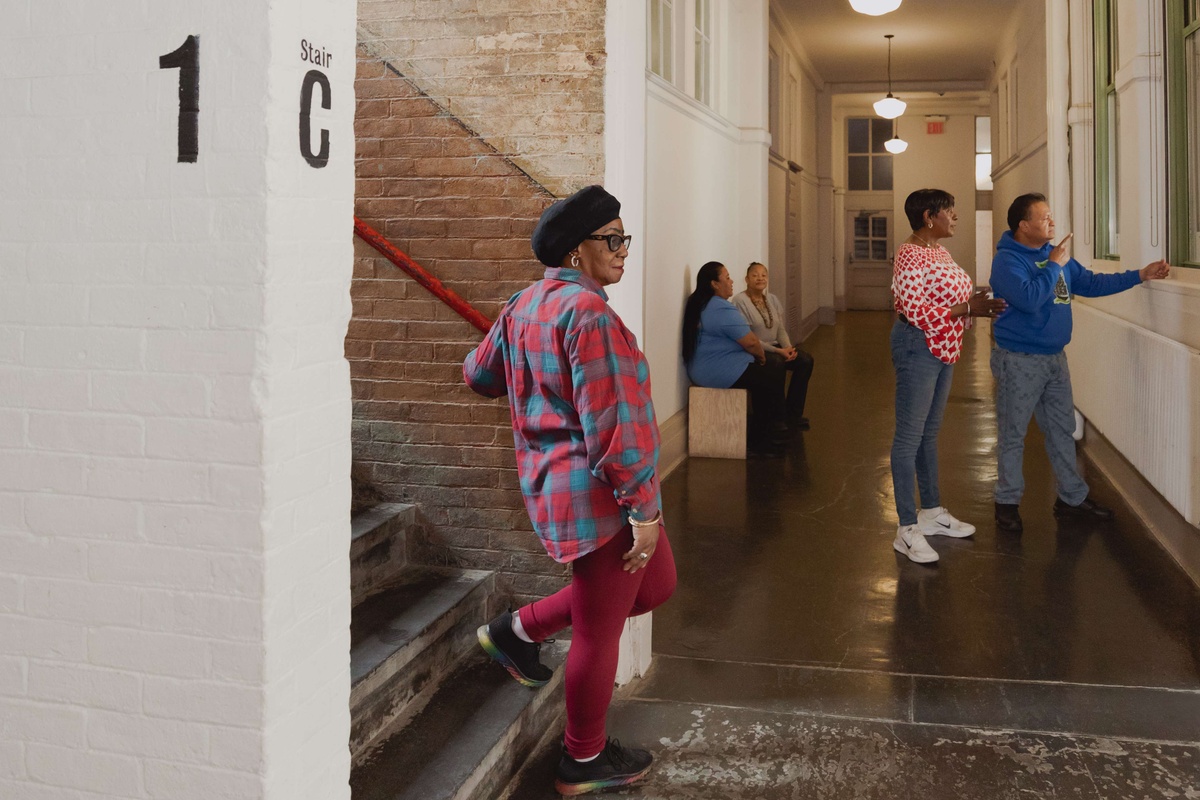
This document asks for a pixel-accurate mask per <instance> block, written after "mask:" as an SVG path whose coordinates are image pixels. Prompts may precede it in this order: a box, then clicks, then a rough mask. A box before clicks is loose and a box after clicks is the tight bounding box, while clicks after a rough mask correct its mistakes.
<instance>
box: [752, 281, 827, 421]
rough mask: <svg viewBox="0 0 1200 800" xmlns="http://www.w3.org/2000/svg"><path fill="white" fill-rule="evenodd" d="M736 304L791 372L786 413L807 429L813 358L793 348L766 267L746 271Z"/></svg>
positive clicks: (770, 355) (765, 346) (771, 353)
mask: <svg viewBox="0 0 1200 800" xmlns="http://www.w3.org/2000/svg"><path fill="white" fill-rule="evenodd" d="M733 304H734V305H735V306H737V309H738V311H741V312H742V316H744V317H745V318H746V321H747V322H749V323H750V330H752V331H753V332H754V335H755V336H757V337H758V338H759V341H761V342H762V344H763V349H764V350H766V353H767V359H768V360H777V361H779V362H780V363H781V364H782V365H783V368H784V369H786V370H787V371H788V372H790V373H792V382H791V385H790V386H789V387H788V391H787V403H786V411H787V415H788V419H789V420H790V421H791V423H792V425H793V426H794V427H795V428H799V429H800V430H802V431H806V430H808V417H806V416H804V402H805V400H807V399H808V379H809V378H810V377H811V376H812V371H813V357H812V356H811V355H809V354H808V353H806V352H804V351H803V350H801V349H800V348H798V347H794V346H793V345H792V340H791V338H789V337H788V333H787V329H786V328H785V327H784V325H783V304H781V303H780V302H779V298H778V297H776V296H775V295H773V294H771V293H770V292H768V291H767V268H766V267H765V266H763V265H762V264H760V263H759V262H757V261H752V262H750V268H749V269H747V270H746V291H744V292H742V293H740V294H738V295H736V296H735V297H734V298H733Z"/></svg>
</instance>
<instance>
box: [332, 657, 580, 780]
mask: <svg viewBox="0 0 1200 800" xmlns="http://www.w3.org/2000/svg"><path fill="white" fill-rule="evenodd" d="M566 653H567V643H566V642H555V643H552V644H547V645H546V646H545V647H544V648H543V649H542V661H543V662H545V663H546V664H548V665H549V666H551V667H553V668H554V677H553V678H551V680H550V682H549V683H548V684H547V685H545V686H543V687H541V688H540V689H528V688H525V687H524V686H521V685H520V684H518V683H517V682H516V681H514V680H513V679H512V678H511V677H510V676H509V674H508V673H507V672H506V671H505V670H504V669H503V668H502V667H501V666H500V665H499V664H496V663H494V662H493V661H492V660H491V659H490V658H488V657H487V655H486V654H484V653H483V651H482V650H479V652H478V653H473V654H471V655H469V656H467V657H466V658H465V659H464V660H463V661H462V662H461V663H460V664H459V665H458V666H457V668H456V669H455V671H454V672H453V673H451V674H450V675H448V676H447V677H446V679H445V680H444V681H443V682H442V684H441V685H440V686H439V688H438V690H437V692H436V693H435V694H434V695H433V697H432V698H431V699H430V700H429V702H428V704H426V705H425V707H424V708H423V709H422V710H421V711H420V712H419V713H417V715H416V716H415V717H413V718H412V719H411V720H410V721H409V722H408V724H407V725H404V726H403V727H399V726H398V727H396V728H393V729H392V730H391V731H389V735H388V738H387V739H386V741H384V742H383V743H382V744H381V745H380V746H379V747H377V748H375V749H373V750H372V751H371V752H370V753H368V754H367V756H366V758H365V759H364V760H363V761H362V763H360V764H359V765H358V766H357V767H356V768H355V770H354V771H353V772H352V773H351V776H350V786H351V792H352V794H353V797H354V800H492V798H495V797H497V796H499V795H500V793H501V792H503V791H504V788H505V786H507V785H508V782H509V781H510V780H511V779H512V777H513V775H514V774H516V772H517V770H518V769H519V768H520V767H521V765H522V764H523V763H524V761H525V759H526V758H527V757H528V756H529V754H530V753H531V752H533V749H534V747H535V746H536V745H537V743H538V742H539V740H542V739H543V738H544V737H545V736H546V735H547V732H548V731H551V730H552V729H554V728H556V727H557V725H558V721H559V719H560V717H561V715H562V713H563V701H562V695H563V672H564V669H563V662H564V661H565V660H566Z"/></svg>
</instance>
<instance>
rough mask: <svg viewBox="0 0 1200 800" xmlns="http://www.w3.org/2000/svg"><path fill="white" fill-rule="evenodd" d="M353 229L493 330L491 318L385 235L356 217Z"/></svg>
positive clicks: (458, 309) (464, 315)
mask: <svg viewBox="0 0 1200 800" xmlns="http://www.w3.org/2000/svg"><path fill="white" fill-rule="evenodd" d="M354 232H355V233H357V234H358V236H359V238H361V239H362V240H363V241H364V242H366V243H367V244H369V245H371V247H374V248H375V249H376V250H378V251H379V252H380V253H381V254H382V255H383V256H384V257H385V258H387V260H388V261H391V262H392V263H393V264H395V265H396V266H397V267H399V268H400V269H402V270H404V271H405V272H406V273H407V274H408V275H409V276H410V277H411V278H412V279H413V280H414V281H416V282H417V283H419V284H421V285H422V286H424V287H425V288H426V289H428V290H429V291H430V292H432V293H433V296H434V297H436V298H437V299H439V300H441V301H442V302H443V303H445V304H446V305H448V306H450V308H452V309H454V311H455V312H457V313H458V315H459V316H460V317H462V318H463V319H465V320H466V321H467V322H469V323H471V324H472V325H474V326H475V327H476V328H478V329H479V330H481V331H483V332H484V333H487V332H488V331H489V330H491V328H492V321H491V320H489V319H488V318H487V317H485V316H484V315H483V314H481V313H479V310H478V309H476V308H475V307H474V306H473V305H471V304H470V303H468V302H467V301H466V300H463V299H462V298H461V297H459V296H458V295H457V294H455V293H454V290H453V289H447V288H446V287H445V285H444V284H443V283H442V282H441V281H439V280H438V279H437V278H435V277H433V276H432V275H430V274H429V273H428V272H426V271H425V270H424V269H422V268H421V266H420V265H419V264H417V262H415V261H413V260H412V259H411V258H409V257H408V254H407V253H405V252H403V251H402V250H400V249H398V248H397V247H396V246H395V245H393V244H392V243H391V242H389V241H388V240H387V239H385V238H383V234H381V233H380V232H379V231H377V230H375V229H374V228H372V227H371V226H370V225H368V224H367V223H365V222H363V221H362V220H361V219H359V218H358V217H355V218H354Z"/></svg>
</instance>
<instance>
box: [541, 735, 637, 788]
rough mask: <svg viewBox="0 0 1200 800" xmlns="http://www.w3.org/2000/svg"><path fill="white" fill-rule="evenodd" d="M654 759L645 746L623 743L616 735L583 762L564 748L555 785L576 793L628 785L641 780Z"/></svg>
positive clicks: (556, 771)
mask: <svg viewBox="0 0 1200 800" xmlns="http://www.w3.org/2000/svg"><path fill="white" fill-rule="evenodd" d="M653 763H654V756H652V755H650V754H649V753H647V752H646V751H645V750H638V749H636V748H633V747H622V746H621V743H620V742H618V741H617V740H616V739H609V740H608V741H607V742H606V743H605V745H604V751H603V752H602V753H600V755H598V756H596V757H595V758H593V759H592V760H591V761H583V762H579V761H576V760H575V759H573V758H571V757H570V756H569V755H567V754H566V752H564V753H563V755H562V758H561V759H559V761H558V769H556V770H555V774H556V777H557V780H555V781H554V788H555V789H557V790H558V793H559V794H561V795H566V796H567V797H572V796H574V795H577V794H585V793H587V792H595V791H598V790H600V789H609V788H611V787H613V786H628V785H629V784H631V783H633V782H635V781H638V780H641V779H642V777H643V776H644V775H645V774H646V773H647V772H649V771H650V765H651V764H653Z"/></svg>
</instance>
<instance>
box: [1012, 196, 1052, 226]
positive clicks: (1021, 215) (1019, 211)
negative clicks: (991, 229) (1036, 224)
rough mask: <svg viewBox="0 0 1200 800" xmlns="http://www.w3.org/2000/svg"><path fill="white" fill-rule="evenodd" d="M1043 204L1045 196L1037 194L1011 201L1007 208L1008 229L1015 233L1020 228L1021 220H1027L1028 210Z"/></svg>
mask: <svg viewBox="0 0 1200 800" xmlns="http://www.w3.org/2000/svg"><path fill="white" fill-rule="evenodd" d="M1044 202H1046V195H1044V194H1040V193H1039V192H1030V193H1029V194H1023V195H1021V196H1020V197H1018V198H1017V199H1016V200H1013V201H1012V205H1011V206H1009V207H1008V229H1009V230H1010V231H1012V232H1013V233H1016V232H1017V228H1019V227H1021V220H1024V219H1029V209H1030V208H1032V207H1033V206H1035V205H1037V204H1038V203H1044Z"/></svg>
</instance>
